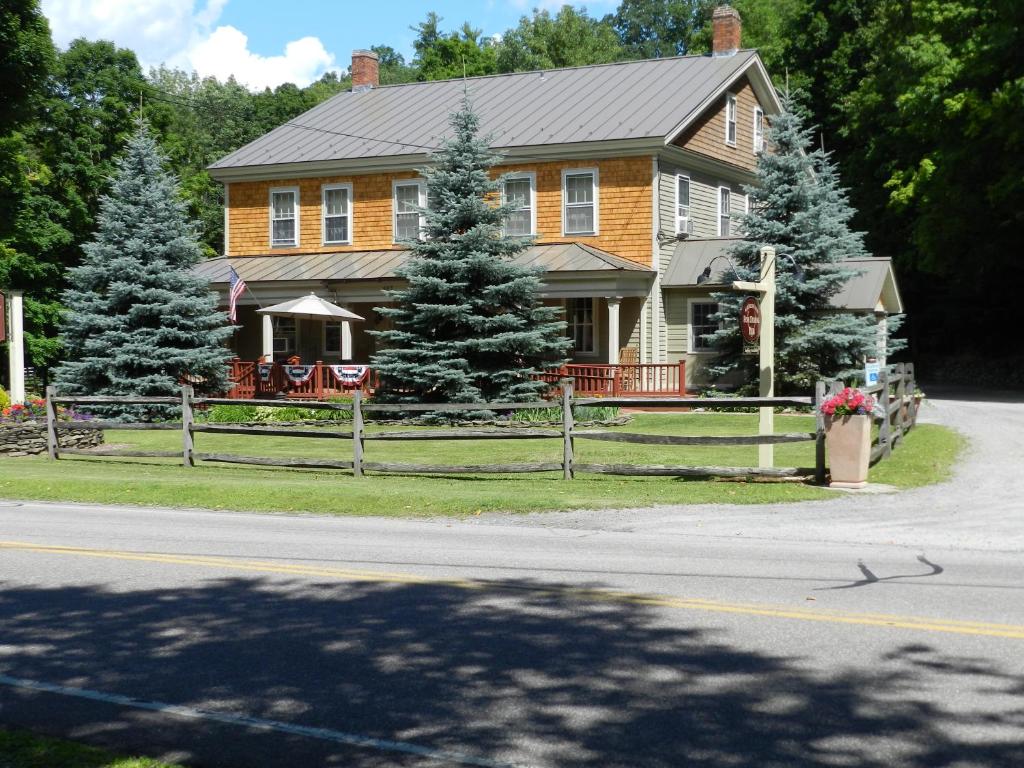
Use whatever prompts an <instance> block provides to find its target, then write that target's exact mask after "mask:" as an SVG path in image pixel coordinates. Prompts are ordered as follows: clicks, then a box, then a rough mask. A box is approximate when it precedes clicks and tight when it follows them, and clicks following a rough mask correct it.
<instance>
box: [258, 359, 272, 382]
mask: <svg viewBox="0 0 1024 768" xmlns="http://www.w3.org/2000/svg"><path fill="white" fill-rule="evenodd" d="M256 367H257V369H258V370H259V372H260V381H261V382H263V383H264V384H269V383H270V376H271V374H273V372H274V364H273V363H260V364H259V365H257V366H256Z"/></svg>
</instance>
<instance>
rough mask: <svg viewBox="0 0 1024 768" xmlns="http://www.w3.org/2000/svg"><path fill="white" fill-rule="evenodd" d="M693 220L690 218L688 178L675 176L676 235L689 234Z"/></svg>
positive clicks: (691, 230)
mask: <svg viewBox="0 0 1024 768" xmlns="http://www.w3.org/2000/svg"><path fill="white" fill-rule="evenodd" d="M692 232H693V219H691V218H690V177H689V176H682V175H679V176H676V234H677V235H680V234H691V233H692Z"/></svg>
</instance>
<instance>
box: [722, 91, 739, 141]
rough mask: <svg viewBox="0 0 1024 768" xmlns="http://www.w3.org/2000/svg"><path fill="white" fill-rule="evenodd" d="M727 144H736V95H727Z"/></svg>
mask: <svg viewBox="0 0 1024 768" xmlns="http://www.w3.org/2000/svg"><path fill="white" fill-rule="evenodd" d="M725 143H726V144H735V143H736V94H734V93H727V94H725Z"/></svg>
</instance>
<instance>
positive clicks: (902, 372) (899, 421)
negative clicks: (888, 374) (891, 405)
mask: <svg viewBox="0 0 1024 768" xmlns="http://www.w3.org/2000/svg"><path fill="white" fill-rule="evenodd" d="M906 396H907V375H906V367H905V366H904V365H903V363H900V364H899V365H897V366H896V402H898V403H899V404H900V407H899V408H897V409H896V438H897V439H898V440H903V409H904V408H905V407H906V402H905V398H906Z"/></svg>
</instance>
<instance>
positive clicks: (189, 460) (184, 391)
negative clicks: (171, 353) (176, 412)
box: [181, 384, 196, 467]
mask: <svg viewBox="0 0 1024 768" xmlns="http://www.w3.org/2000/svg"><path fill="white" fill-rule="evenodd" d="M193 423H195V419H194V417H193V415H192V387H190V386H189V385H188V384H186V385H184V386H183V387H182V388H181V463H182V465H183V466H186V467H194V466H195V465H196V459H195V452H194V449H195V445H194V443H193V437H192V424H193Z"/></svg>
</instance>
